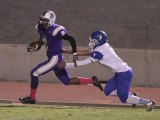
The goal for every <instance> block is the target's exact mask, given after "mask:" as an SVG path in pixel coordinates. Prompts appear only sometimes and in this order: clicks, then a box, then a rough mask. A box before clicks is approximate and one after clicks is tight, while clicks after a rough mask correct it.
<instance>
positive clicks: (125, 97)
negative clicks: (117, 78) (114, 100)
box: [118, 95, 128, 103]
mask: <svg viewBox="0 0 160 120" xmlns="http://www.w3.org/2000/svg"><path fill="white" fill-rule="evenodd" d="M118 97H119V99H120V101H121V102H123V103H126V100H127V98H128V96H126V95H118Z"/></svg>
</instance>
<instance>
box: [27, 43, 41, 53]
mask: <svg viewBox="0 0 160 120" xmlns="http://www.w3.org/2000/svg"><path fill="white" fill-rule="evenodd" d="M40 48H41V43H40V42H39V41H35V42H31V43H30V44H29V45H28V47H27V51H28V52H34V51H38V50H39V49H40Z"/></svg>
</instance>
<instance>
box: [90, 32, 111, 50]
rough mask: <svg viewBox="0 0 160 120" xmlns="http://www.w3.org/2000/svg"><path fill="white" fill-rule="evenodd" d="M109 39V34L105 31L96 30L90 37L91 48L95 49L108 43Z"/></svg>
mask: <svg viewBox="0 0 160 120" xmlns="http://www.w3.org/2000/svg"><path fill="white" fill-rule="evenodd" d="M107 40H108V38H107V34H106V33H105V32H104V31H95V32H93V33H92V34H91V36H90V37H89V41H90V42H89V48H90V49H94V48H96V47H97V46H100V45H102V44H104V43H106V42H107Z"/></svg>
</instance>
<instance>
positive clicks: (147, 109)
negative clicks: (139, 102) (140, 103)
mask: <svg viewBox="0 0 160 120" xmlns="http://www.w3.org/2000/svg"><path fill="white" fill-rule="evenodd" d="M155 105H156V102H155V101H153V100H150V102H149V103H148V104H147V105H146V106H147V108H146V111H152V109H153V108H154V106H155Z"/></svg>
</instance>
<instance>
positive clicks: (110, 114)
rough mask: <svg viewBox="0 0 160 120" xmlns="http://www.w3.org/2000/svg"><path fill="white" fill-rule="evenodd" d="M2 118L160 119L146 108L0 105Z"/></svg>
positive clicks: (78, 119) (67, 119) (38, 119)
mask: <svg viewBox="0 0 160 120" xmlns="http://www.w3.org/2000/svg"><path fill="white" fill-rule="evenodd" d="M0 120H160V110H159V109H155V110H153V111H152V112H146V111H145V108H113V107H79V106H78V107H75V106H74V107H73V106H55V105H53V106H52V105H50V106H46V105H26V106H22V105H0Z"/></svg>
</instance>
